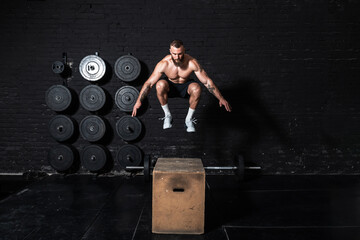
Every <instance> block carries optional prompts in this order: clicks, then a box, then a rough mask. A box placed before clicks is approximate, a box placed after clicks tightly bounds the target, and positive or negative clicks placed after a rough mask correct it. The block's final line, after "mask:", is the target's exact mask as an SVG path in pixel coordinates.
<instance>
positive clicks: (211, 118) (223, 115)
mask: <svg viewBox="0 0 360 240" xmlns="http://www.w3.org/2000/svg"><path fill="white" fill-rule="evenodd" d="M220 91H221V93H222V95H223V96H224V97H225V98H226V100H227V101H228V102H229V103H230V105H231V106H232V112H231V113H229V112H226V111H225V109H224V107H221V108H219V107H218V106H219V104H218V100H217V99H216V98H213V97H212V98H211V99H210V100H209V102H208V104H207V105H206V106H205V108H204V109H203V111H204V112H203V114H202V116H201V118H204V120H202V121H201V124H199V125H198V126H199V128H201V129H199V130H200V131H199V132H201V134H202V137H203V139H202V141H203V143H204V145H203V147H204V152H208V154H207V155H211V156H214V157H215V159H216V160H224V159H231V160H233V158H234V156H235V155H236V154H243V155H244V157H245V161H247V162H253V159H252V156H253V154H252V152H253V148H254V146H255V145H256V144H257V143H258V142H259V141H260V140H261V137H262V136H264V135H265V134H266V132H270V134H272V133H274V139H277V140H280V142H282V143H285V144H290V137H289V136H288V134H287V133H286V131H285V130H284V129H282V127H281V126H280V124H279V123H278V122H277V120H276V119H275V118H274V116H272V115H271V114H270V112H269V110H268V109H267V106H266V105H265V104H264V103H263V101H262V99H261V92H260V87H259V86H258V83H257V82H256V81H255V80H252V79H239V80H238V81H237V85H235V86H231V88H227V89H224V88H222V89H220ZM206 146H216V147H214V148H211V149H207V148H206ZM209 151H210V152H209Z"/></svg>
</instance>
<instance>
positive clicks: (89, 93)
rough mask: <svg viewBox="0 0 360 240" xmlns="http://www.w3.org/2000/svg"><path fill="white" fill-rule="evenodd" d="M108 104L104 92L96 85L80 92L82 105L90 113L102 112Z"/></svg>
mask: <svg viewBox="0 0 360 240" xmlns="http://www.w3.org/2000/svg"><path fill="white" fill-rule="evenodd" d="M105 102H106V95H105V92H104V90H103V89H102V88H101V87H99V86H96V85H89V86H86V87H85V88H84V89H83V90H81V92H80V103H81V106H82V107H83V108H85V109H86V110H88V111H97V110H100V109H101V108H102V107H103V106H104V104H105Z"/></svg>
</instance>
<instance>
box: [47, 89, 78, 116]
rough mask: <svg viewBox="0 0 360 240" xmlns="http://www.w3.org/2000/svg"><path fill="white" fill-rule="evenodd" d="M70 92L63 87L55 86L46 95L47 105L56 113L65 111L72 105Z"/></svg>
mask: <svg viewBox="0 0 360 240" xmlns="http://www.w3.org/2000/svg"><path fill="white" fill-rule="evenodd" d="M71 100H72V97H71V93H70V90H69V89H68V88H67V87H65V86H63V85H53V86H51V87H50V88H49V89H48V90H47V91H46V93H45V101H46V105H48V107H49V108H50V109H52V110H54V111H58V112H60V111H64V110H66V109H67V108H68V107H69V106H70V103H71Z"/></svg>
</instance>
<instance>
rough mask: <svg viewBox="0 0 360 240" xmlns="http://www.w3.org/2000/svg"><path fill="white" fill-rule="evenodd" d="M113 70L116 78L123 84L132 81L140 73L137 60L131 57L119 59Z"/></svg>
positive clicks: (126, 56)
mask: <svg viewBox="0 0 360 240" xmlns="http://www.w3.org/2000/svg"><path fill="white" fill-rule="evenodd" d="M114 68H115V74H116V76H117V77H118V78H120V79H121V80H123V81H124V82H131V81H134V80H135V79H136V78H138V77H139V75H140V72H141V65H140V62H139V60H138V59H137V58H135V57H133V56H131V55H125V56H122V57H119V58H118V59H117V60H116V62H115V65H114Z"/></svg>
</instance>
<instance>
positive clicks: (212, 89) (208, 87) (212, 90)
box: [206, 84, 215, 95]
mask: <svg viewBox="0 0 360 240" xmlns="http://www.w3.org/2000/svg"><path fill="white" fill-rule="evenodd" d="M206 87H207V89H208V90H209V92H210V93H211V94H212V95H215V94H214V91H215V87H211V85H210V84H208V85H207V86H206Z"/></svg>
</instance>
